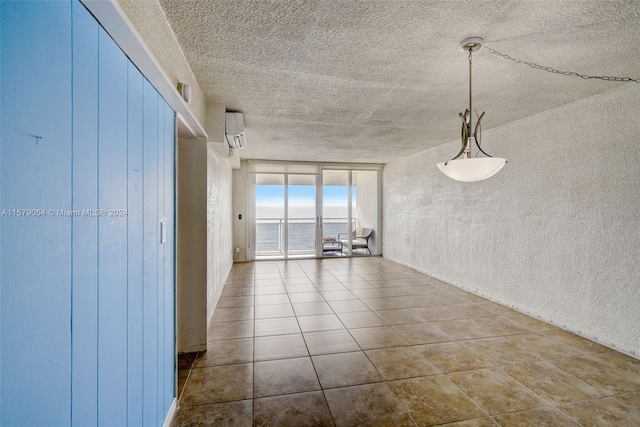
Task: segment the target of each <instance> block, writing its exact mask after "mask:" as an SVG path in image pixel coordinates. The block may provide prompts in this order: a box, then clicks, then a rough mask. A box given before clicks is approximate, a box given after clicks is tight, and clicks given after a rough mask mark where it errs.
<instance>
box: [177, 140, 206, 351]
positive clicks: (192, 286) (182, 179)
mask: <svg viewBox="0 0 640 427" xmlns="http://www.w3.org/2000/svg"><path fill="white" fill-rule="evenodd" d="M177 162H178V165H177V175H178V179H177V193H178V194H177V196H178V197H177V212H178V215H177V222H178V236H177V241H178V253H177V263H178V283H177V296H178V298H177V309H178V311H177V317H178V322H177V326H178V331H177V332H178V352H179V353H189V352H193V351H200V350H203V349H206V348H207V239H206V235H207V143H206V141H204V140H193V139H179V140H178V156H177Z"/></svg>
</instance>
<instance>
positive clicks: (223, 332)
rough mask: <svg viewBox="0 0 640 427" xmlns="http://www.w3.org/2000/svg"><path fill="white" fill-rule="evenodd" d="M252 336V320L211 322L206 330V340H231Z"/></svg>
mask: <svg viewBox="0 0 640 427" xmlns="http://www.w3.org/2000/svg"><path fill="white" fill-rule="evenodd" d="M248 337H253V321H252V320H245V321H240V322H220V323H211V324H210V325H209V329H208V330H207V340H209V341H217V340H231V339H236V338H248Z"/></svg>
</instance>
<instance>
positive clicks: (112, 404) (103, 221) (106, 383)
mask: <svg viewBox="0 0 640 427" xmlns="http://www.w3.org/2000/svg"><path fill="white" fill-rule="evenodd" d="M127 62H128V59H127V58H126V56H125V55H124V54H123V53H122V51H121V50H120V48H118V46H117V45H116V44H115V43H114V42H113V40H112V39H111V38H110V37H109V35H108V34H107V33H106V32H105V31H104V30H102V29H100V40H99V68H100V70H99V72H100V75H99V104H98V105H99V111H98V114H99V116H98V117H99V127H98V187H99V190H98V208H99V209H100V214H101V216H100V217H99V219H98V236H99V246H98V278H99V285H98V423H99V424H100V425H117V426H123V425H126V422H127V416H126V414H127V275H128V272H127V217H126V216H125V215H124V214H122V213H121V211H122V210H126V208H127V176H128V173H127V154H128V152H127Z"/></svg>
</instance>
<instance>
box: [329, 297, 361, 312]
mask: <svg viewBox="0 0 640 427" xmlns="http://www.w3.org/2000/svg"><path fill="white" fill-rule="evenodd" d="M327 301H328V303H329V305H330V306H331V309H332V310H333V312H334V313H353V312H355V311H370V309H369V307H367V305H366V304H365V303H363V302H362V301H359V300H356V299H349V300H339V301H331V300H328V299H327Z"/></svg>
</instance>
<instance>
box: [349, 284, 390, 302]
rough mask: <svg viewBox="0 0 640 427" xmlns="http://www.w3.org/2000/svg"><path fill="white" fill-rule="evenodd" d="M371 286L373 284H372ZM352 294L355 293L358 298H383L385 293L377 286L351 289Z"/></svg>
mask: <svg viewBox="0 0 640 427" xmlns="http://www.w3.org/2000/svg"><path fill="white" fill-rule="evenodd" d="M372 286H373V285H372ZM351 292H352V293H353V294H354V295H356V296H357V297H358V298H360V299H367V298H383V297H386V296H387V295H386V294H385V293H384V292H383V291H381V290H380V289H378V288H374V289H355V290H352V291H351Z"/></svg>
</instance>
